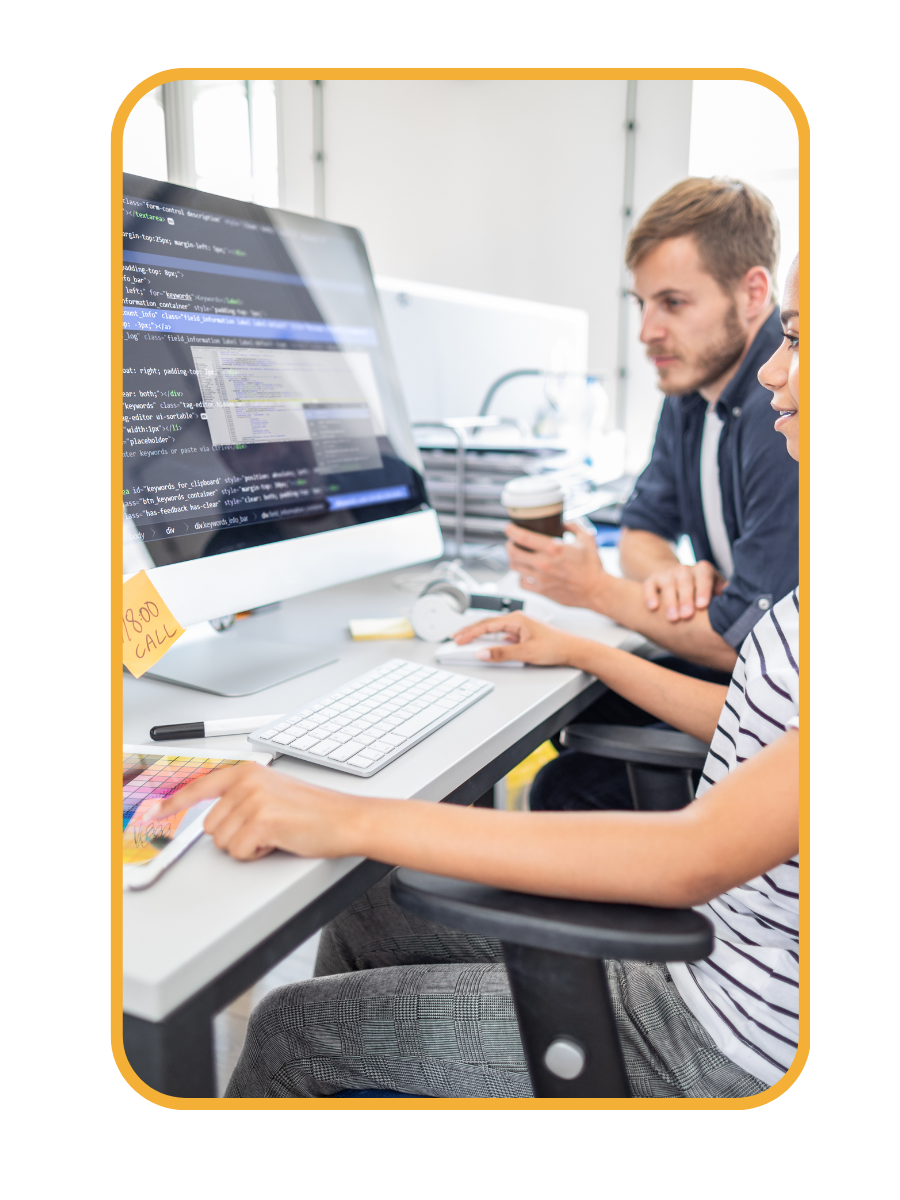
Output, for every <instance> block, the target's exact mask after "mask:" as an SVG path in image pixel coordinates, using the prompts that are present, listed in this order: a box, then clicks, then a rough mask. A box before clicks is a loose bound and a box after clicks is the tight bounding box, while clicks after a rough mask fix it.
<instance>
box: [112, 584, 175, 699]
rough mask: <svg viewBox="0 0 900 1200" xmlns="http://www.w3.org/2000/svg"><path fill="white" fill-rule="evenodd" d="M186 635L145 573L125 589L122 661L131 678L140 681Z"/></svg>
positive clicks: (123, 587) (123, 595) (123, 596)
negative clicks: (133, 677)
mask: <svg viewBox="0 0 900 1200" xmlns="http://www.w3.org/2000/svg"><path fill="white" fill-rule="evenodd" d="M183 633H184V630H183V629H182V627H181V626H180V625H179V624H178V622H177V621H176V619H175V617H174V616H173V615H172V613H171V612H170V611H169V608H168V605H167V604H166V602H165V600H163V598H162V596H161V595H160V594H159V592H158V591H157V590H156V588H155V587H154V586H153V584H152V583H151V582H150V579H149V577H148V575H147V572H146V571H139V572H138V573H137V575H134V576H132V578H131V579H129V580H128V581H127V582H126V583H124V584H123V585H122V661H123V662H124V664H125V666H126V667H127V668H128V670H129V671H130V672H131V673H132V675H134V676H135V677H136V678H138V679H139V678H140V677H141V675H143V673H144V672H145V671H147V670H149V669H150V667H152V666H153V664H154V663H157V662H159V660H160V659H161V658H162V656H163V655H164V654H165V652H166V651H167V650H168V649H169V647H170V646H171V645H173V643H174V642H176V641H178V639H179V638H180V637H181V635H182V634H183Z"/></svg>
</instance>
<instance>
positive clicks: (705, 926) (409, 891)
mask: <svg viewBox="0 0 900 1200" xmlns="http://www.w3.org/2000/svg"><path fill="white" fill-rule="evenodd" d="M391 896H392V897H393V899H394V900H395V901H396V903H397V904H399V905H400V907H401V908H404V909H406V910H407V911H408V912H412V913H414V914H415V915H416V916H418V917H424V918H425V919H426V920H429V921H436V922H438V923H439V924H441V925H448V926H449V927H450V928H451V929H462V930H465V932H467V933H477V934H482V935H483V936H486V937H492V938H497V939H498V940H499V941H501V942H508V943H512V944H514V945H520V946H533V947H536V948H538V949H541V950H553V951H556V952H558V953H560V954H574V955H578V956H580V957H582V958H597V959H622V958H630V959H641V960H644V961H645V962H696V961H697V959H700V958H706V956H707V955H708V954H710V953H711V951H712V946H713V933H712V925H711V924H710V923H709V921H708V920H707V919H706V917H704V916H702V915H701V914H700V913H698V912H694V910H693V909H690V908H687V909H684V908H650V907H645V906H644V905H638V904H597V903H594V902H591V901H587V900H559V899H555V898H551V897H548V896H531V895H528V894H527V893H524V892H507V891H503V890H501V889H500V888H492V887H484V886H483V885H481V884H477V883H463V882H462V881H460V880H458V879H447V878H445V877H444V876H442V875H426V874H425V873H424V872H422V871H411V870H409V869H408V868H406V867H398V868H397V869H396V870H395V871H394V872H393V873H392V875H391Z"/></svg>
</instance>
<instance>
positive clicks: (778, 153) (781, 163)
mask: <svg viewBox="0 0 900 1200" xmlns="http://www.w3.org/2000/svg"><path fill="white" fill-rule="evenodd" d="M689 171H690V173H691V175H731V176H733V177H734V178H736V179H743V180H745V181H746V182H747V183H749V184H752V185H753V187H756V188H759V190H760V191H761V192H764V193H765V195H767V196H768V197H769V199H770V200H771V201H772V203H773V205H774V206H775V211H776V213H777V214H778V220H779V223H780V224H781V258H780V260H779V263H778V279H777V286H778V291H779V295H780V294H781V293H782V291H783V289H784V280H785V276H786V275H787V270H788V267H789V266H790V265H791V260H792V259H793V257H794V255H795V254H796V253H797V249H798V247H799V244H800V184H799V152H798V145H797V127H796V125H795V124H794V118H793V116H792V115H791V111H790V109H789V108H788V107H787V105H786V104H785V103H784V101H783V100H781V99H779V97H778V96H776V95H775V93H774V92H770V91H769V89H768V88H764V87H762V86H761V85H760V84H758V83H745V82H744V81H742V80H731V79H728V80H724V79H695V80H694V88H693V101H692V106H691V148H690V162H689Z"/></svg>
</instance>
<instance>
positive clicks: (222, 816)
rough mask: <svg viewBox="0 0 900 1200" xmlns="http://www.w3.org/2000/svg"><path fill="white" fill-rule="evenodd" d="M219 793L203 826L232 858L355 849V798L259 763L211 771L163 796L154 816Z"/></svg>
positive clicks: (328, 853) (319, 854) (337, 853)
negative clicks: (303, 781)
mask: <svg viewBox="0 0 900 1200" xmlns="http://www.w3.org/2000/svg"><path fill="white" fill-rule="evenodd" d="M216 796H218V797H219V801H218V803H217V804H215V805H214V806H213V807H212V808H211V809H210V810H209V812H208V813H207V814H206V817H205V819H204V821H203V828H204V829H205V830H206V832H207V833H208V834H210V835H211V836H212V839H213V841H214V842H215V843H216V845H217V846H218V847H219V849H220V850H227V851H228V853H229V854H230V855H231V856H232V858H239V859H243V860H244V861H252V860H253V859H256V858H262V857H263V856H264V855H266V854H270V853H271V852H272V851H273V850H287V851H288V853H290V854H302V855H305V856H306V857H308V858H339V857H341V856H343V855H345V854H353V853H355V850H354V844H355V843H354V841H353V838H352V836H351V830H352V829H353V827H354V819H355V816H356V813H357V809H358V808H359V800H358V799H357V798H356V797H354V796H345V795H342V794H341V793H340V792H331V791H327V790H326V789H325V788H314V787H309V786H308V785H307V784H303V783H300V782H299V781H298V780H296V779H289V778H288V777H287V776H286V775H281V774H279V773H278V772H277V771H269V770H267V769H266V768H265V767H262V766H260V765H259V764H258V763H251V762H246V763H241V765H240V766H237V767H226V768H224V769H223V770H221V771H210V773H209V774H208V775H204V776H203V778H202V779H196V780H194V782H193V783H189V784H188V785H187V786H186V787H183V788H181V789H180V790H179V791H177V792H173V793H172V795H171V796H168V797H167V798H166V799H165V800H162V801H160V803H159V804H158V805H157V806H156V808H155V809H154V810H152V815H153V816H154V817H163V816H169V815H170V814H172V813H176V812H180V811H181V810H182V809H183V808H189V807H190V806H191V805H192V804H196V803H197V802H198V801H200V800H212V799H214V798H215V797H216Z"/></svg>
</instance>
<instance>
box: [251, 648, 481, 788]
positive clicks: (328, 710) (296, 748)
mask: <svg viewBox="0 0 900 1200" xmlns="http://www.w3.org/2000/svg"><path fill="white" fill-rule="evenodd" d="M493 687H494V685H493V684H492V683H484V682H482V681H481V680H480V679H470V678H469V677H468V676H467V675H457V674H455V673H454V672H453V671H442V670H441V669H440V668H437V667H420V666H419V665H418V663H411V662H407V661H406V659H404V658H392V659H390V660H389V661H388V662H386V663H383V664H382V665H381V666H380V667H377V668H376V669H375V670H374V671H369V672H368V674H366V675H360V676H359V677H358V678H357V679H351V680H350V682H349V683H345V684H344V686H343V687H340V688H335V690H334V691H333V692H328V694H327V695H325V696H322V697H320V698H319V699H318V700H315V701H313V702H312V703H311V704H305V705H304V706H303V708H298V709H297V711H296V712H292V713H287V714H285V716H284V717H282V719H281V720H280V721H277V722H276V723H275V724H274V725H267V726H266V727H265V729H258V730H257V731H256V733H251V734H250V741H251V742H252V743H253V745H254V746H260V747H261V748H262V749H264V750H270V751H274V753H276V754H290V755H291V756H292V757H293V758H302V759H303V760H304V761H305V762H311V763H318V764H319V765H320V766H323V767H333V768H334V769H335V770H336V771H348V772H349V773H350V774H351V775H364V776H369V775H374V774H375V772H376V771H380V770H381V768H382V767H386V766H387V765H388V763H391V762H393V761H394V759H395V758H399V757H400V755H401V754H405V753H406V751H407V750H409V748H410V747H411V746H415V745H416V743H417V742H421V741H422V740H423V738H427V737H428V735H429V734H431V733H434V731H435V730H436V729H440V728H441V726H442V725H446V724H447V722H448V721H452V720H453V718H454V717H455V716H457V715H458V714H459V713H461V712H462V711H463V710H464V709H466V708H468V707H469V706H470V705H471V704H474V703H475V701H476V700H480V699H481V697H482V696H486V695H487V694H488V692H490V691H492V690H493Z"/></svg>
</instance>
